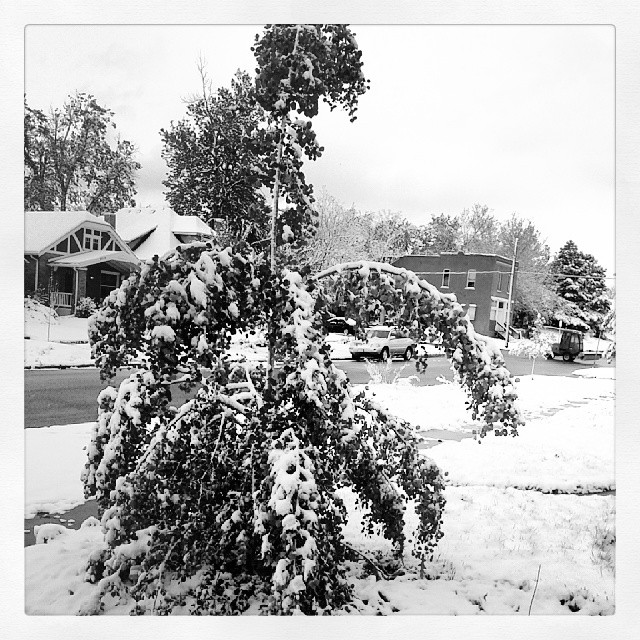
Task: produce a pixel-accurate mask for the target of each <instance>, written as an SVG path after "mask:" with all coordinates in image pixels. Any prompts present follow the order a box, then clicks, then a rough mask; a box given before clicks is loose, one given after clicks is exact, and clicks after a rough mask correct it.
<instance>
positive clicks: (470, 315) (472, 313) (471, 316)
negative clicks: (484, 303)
mask: <svg viewBox="0 0 640 640" xmlns="http://www.w3.org/2000/svg"><path fill="white" fill-rule="evenodd" d="M467 318H469V320H471V321H473V320H475V319H476V305H475V304H470V305H469V310H468V311H467Z"/></svg>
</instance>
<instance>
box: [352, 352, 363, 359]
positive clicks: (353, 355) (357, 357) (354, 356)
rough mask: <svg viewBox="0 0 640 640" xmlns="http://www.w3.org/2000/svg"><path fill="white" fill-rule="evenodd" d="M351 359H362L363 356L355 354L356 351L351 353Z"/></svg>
mask: <svg viewBox="0 0 640 640" xmlns="http://www.w3.org/2000/svg"><path fill="white" fill-rule="evenodd" d="M351 359H352V360H361V359H362V358H360V356H357V355H355V353H352V354H351Z"/></svg>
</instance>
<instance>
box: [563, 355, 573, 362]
mask: <svg viewBox="0 0 640 640" xmlns="http://www.w3.org/2000/svg"><path fill="white" fill-rule="evenodd" d="M574 357H575V356H572V355H571V354H570V353H563V354H562V359H563V360H564V361H565V362H573V360H574Z"/></svg>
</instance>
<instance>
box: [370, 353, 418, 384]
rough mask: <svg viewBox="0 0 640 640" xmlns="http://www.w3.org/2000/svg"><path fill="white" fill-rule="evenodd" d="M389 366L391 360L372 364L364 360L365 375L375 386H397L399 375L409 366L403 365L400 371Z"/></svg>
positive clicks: (371, 361) (372, 362)
mask: <svg viewBox="0 0 640 640" xmlns="http://www.w3.org/2000/svg"><path fill="white" fill-rule="evenodd" d="M391 365H392V363H391V358H388V359H387V360H386V361H385V362H374V361H373V360H368V359H365V368H366V369H367V374H368V375H369V378H371V381H372V382H373V383H375V384H397V383H398V380H399V379H400V374H401V373H402V372H403V371H404V370H405V369H406V368H407V367H408V366H409V365H404V366H403V367H401V368H400V369H395V368H394V367H392V366H391Z"/></svg>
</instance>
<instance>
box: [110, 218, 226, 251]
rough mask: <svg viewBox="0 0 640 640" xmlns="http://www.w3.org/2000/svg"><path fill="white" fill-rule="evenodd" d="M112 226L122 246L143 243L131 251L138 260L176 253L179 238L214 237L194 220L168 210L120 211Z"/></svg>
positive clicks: (199, 221)
mask: <svg viewBox="0 0 640 640" xmlns="http://www.w3.org/2000/svg"><path fill="white" fill-rule="evenodd" d="M115 225H116V231H117V232H118V234H119V235H120V237H122V238H123V240H125V242H128V243H133V242H134V241H135V240H139V239H142V242H141V243H140V245H139V246H137V247H136V248H135V249H133V252H134V253H135V254H136V256H138V258H140V260H149V259H150V258H153V256H154V255H158V256H163V255H164V254H165V253H167V251H170V250H171V249H175V248H176V247H177V246H178V245H179V244H181V239H180V238H179V237H178V236H203V237H206V238H211V237H213V236H214V231H213V229H212V228H211V227H210V226H209V225H207V224H206V223H205V222H203V221H202V220H201V219H200V218H198V217H197V216H181V215H179V214H178V213H176V212H175V211H174V210H173V209H170V208H169V207H159V208H155V207H136V208H126V209H120V210H119V211H117V212H116V214H115ZM145 236H147V237H146V238H145Z"/></svg>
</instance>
